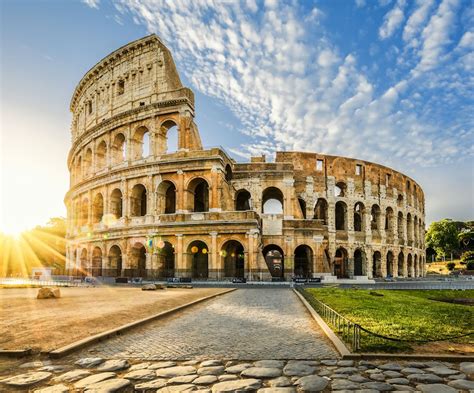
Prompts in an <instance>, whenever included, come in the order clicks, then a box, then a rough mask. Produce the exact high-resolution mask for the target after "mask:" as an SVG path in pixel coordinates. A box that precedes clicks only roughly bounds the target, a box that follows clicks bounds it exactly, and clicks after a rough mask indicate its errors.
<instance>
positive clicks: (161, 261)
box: [157, 240, 175, 278]
mask: <svg viewBox="0 0 474 393" xmlns="http://www.w3.org/2000/svg"><path fill="white" fill-rule="evenodd" d="M157 245H158V251H157V254H158V255H157V258H158V269H159V273H158V274H159V276H160V277H164V278H168V277H174V273H175V250H174V246H173V245H172V244H171V243H170V242H167V241H163V240H160V241H159V242H158V244H157Z"/></svg>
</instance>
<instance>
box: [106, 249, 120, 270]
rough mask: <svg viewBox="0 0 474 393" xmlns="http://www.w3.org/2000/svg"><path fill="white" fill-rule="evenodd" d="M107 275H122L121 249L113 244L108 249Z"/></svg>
mask: <svg viewBox="0 0 474 393" xmlns="http://www.w3.org/2000/svg"><path fill="white" fill-rule="evenodd" d="M107 275H108V276H112V277H113V276H116V277H120V276H121V275H122V250H121V249H120V247H119V246H117V245H113V246H112V247H111V248H110V250H109V267H108V274H107Z"/></svg>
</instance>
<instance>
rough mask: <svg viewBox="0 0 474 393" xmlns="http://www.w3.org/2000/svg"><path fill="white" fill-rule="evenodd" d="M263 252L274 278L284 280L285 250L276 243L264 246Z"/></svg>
mask: <svg viewBox="0 0 474 393" xmlns="http://www.w3.org/2000/svg"><path fill="white" fill-rule="evenodd" d="M262 252H263V257H264V258H265V262H266V264H267V267H268V270H269V271H270V274H271V275H272V279H275V280H282V279H283V277H284V272H285V271H284V268H285V264H284V263H285V261H284V254H283V250H282V249H281V248H280V247H278V246H277V245H275V244H270V245H268V246H266V247H264V248H263V251H262Z"/></svg>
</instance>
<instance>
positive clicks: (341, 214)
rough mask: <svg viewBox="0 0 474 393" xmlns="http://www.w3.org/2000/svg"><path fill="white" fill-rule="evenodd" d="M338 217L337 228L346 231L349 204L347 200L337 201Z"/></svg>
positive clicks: (336, 211)
mask: <svg viewBox="0 0 474 393" xmlns="http://www.w3.org/2000/svg"><path fill="white" fill-rule="evenodd" d="M335 216H336V217H335V218H336V230H337V231H346V230H347V205H346V204H345V202H342V201H339V202H337V203H336V209H335Z"/></svg>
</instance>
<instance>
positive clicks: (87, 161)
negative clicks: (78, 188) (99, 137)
mask: <svg viewBox="0 0 474 393" xmlns="http://www.w3.org/2000/svg"><path fill="white" fill-rule="evenodd" d="M84 172H85V174H86V176H89V175H91V174H92V149H91V148H90V147H89V148H88V149H87V150H86V154H85V155H84Z"/></svg>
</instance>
